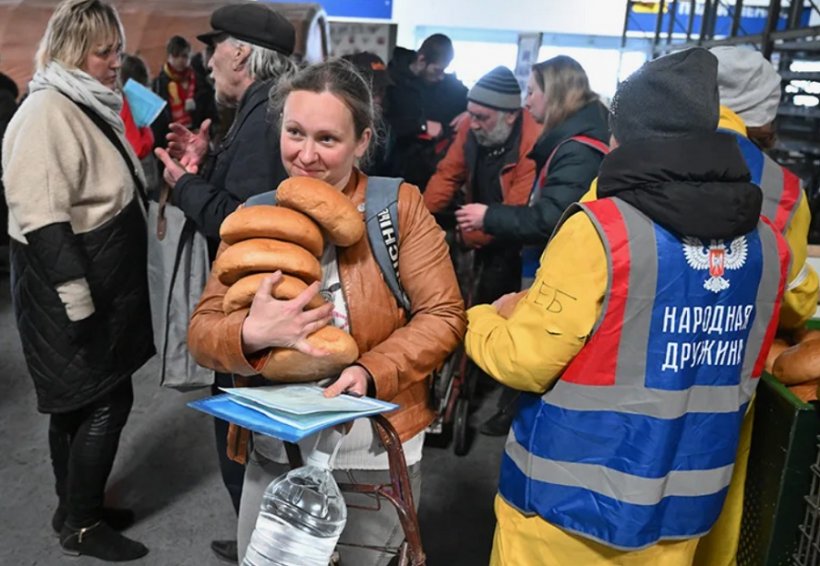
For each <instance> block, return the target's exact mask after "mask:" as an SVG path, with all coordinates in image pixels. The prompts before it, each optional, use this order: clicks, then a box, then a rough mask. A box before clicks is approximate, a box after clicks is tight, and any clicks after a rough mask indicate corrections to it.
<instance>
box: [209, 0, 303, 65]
mask: <svg viewBox="0 0 820 566" xmlns="http://www.w3.org/2000/svg"><path fill="white" fill-rule="evenodd" d="M211 27H212V28H213V31H209V32H208V33H203V34H202V35H198V36H196V38H197V39H198V40H199V41H201V42H202V43H204V44H206V45H212V44H213V42H214V38H216V37H218V36H220V35H223V34H228V35H230V36H231V37H235V38H236V39H241V40H242V41H247V42H248V43H251V44H253V45H258V46H260V47H266V48H268V49H273V50H274V51H278V52H279V53H283V54H285V55H291V54H292V53H293V46H294V44H295V43H296V31H295V30H294V29H293V25H292V24H291V23H290V22H289V21H288V20H287V19H285V17H284V16H283V15H282V14H280V13H279V12H276V11H274V10H273V9H272V8H270V7H269V6H266V5H265V4H263V3H261V2H246V3H242V4H229V5H228V6H222V7H221V8H218V9H217V10H215V11H214V13H213V14H211Z"/></svg>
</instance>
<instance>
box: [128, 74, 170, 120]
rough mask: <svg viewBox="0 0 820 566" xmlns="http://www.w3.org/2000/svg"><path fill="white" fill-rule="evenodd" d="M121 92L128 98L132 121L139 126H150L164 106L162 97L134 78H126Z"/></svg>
mask: <svg viewBox="0 0 820 566" xmlns="http://www.w3.org/2000/svg"><path fill="white" fill-rule="evenodd" d="M122 93H123V95H124V96H125V98H126V99H127V100H128V106H130V107H131V115H132V116H133V117H134V123H135V124H136V125H137V126H139V127H140V128H144V127H145V126H150V125H151V124H152V123H153V122H154V120H156V119H157V116H159V114H160V112H162V109H163V108H165V104H166V102H165V100H164V99H163V98H162V97H160V96H157V95H156V94H155V93H154V91H152V90H151V89H149V88H146V87H144V86H143V85H141V84H140V83H138V82H137V81H135V80H134V79H128V81H127V82H126V83H125V86H124V87H122Z"/></svg>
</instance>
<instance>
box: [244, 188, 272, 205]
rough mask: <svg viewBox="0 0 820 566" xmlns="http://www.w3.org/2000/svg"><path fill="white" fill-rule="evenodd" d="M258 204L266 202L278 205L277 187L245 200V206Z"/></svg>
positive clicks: (266, 203)
mask: <svg viewBox="0 0 820 566" xmlns="http://www.w3.org/2000/svg"><path fill="white" fill-rule="evenodd" d="M258 204H265V205H268V206H274V205H276V189H273V190H272V191H265V192H264V193H259V194H258V195H253V196H252V197H251V198H249V199H248V200H246V201H245V206H256V205H258Z"/></svg>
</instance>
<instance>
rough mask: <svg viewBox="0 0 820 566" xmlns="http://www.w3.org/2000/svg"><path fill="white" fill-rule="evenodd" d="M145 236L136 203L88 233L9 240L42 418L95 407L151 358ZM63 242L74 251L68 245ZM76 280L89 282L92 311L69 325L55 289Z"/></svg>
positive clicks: (45, 231) (18, 310)
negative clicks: (70, 243) (81, 277)
mask: <svg viewBox="0 0 820 566" xmlns="http://www.w3.org/2000/svg"><path fill="white" fill-rule="evenodd" d="M146 235H147V232H146V227H145V218H144V216H143V213H142V211H141V210H140V205H139V204H138V201H137V200H136V199H134V200H133V201H132V202H131V204H130V205H128V206H127V207H126V208H125V209H123V210H122V211H121V212H120V213H119V214H118V215H117V216H115V217H114V218H112V219H111V220H109V221H108V222H106V223H105V224H103V225H102V226H100V227H99V228H96V229H94V230H92V231H90V232H87V233H84V234H79V235H75V234H73V233H72V232H71V227H70V225H69V224H68V223H67V222H66V223H58V224H51V225H49V226H45V227H43V228H40V229H39V230H35V231H33V232H30V233H29V234H27V235H26V238H27V240H28V242H29V243H28V244H22V243H20V242H17V241H16V240H13V239H12V240H11V243H10V248H11V269H12V271H11V282H12V293H13V300H14V311H15V315H16V317H17V328H18V330H19V332H20V338H21V341H22V343H23V353H24V355H25V358H26V363H27V364H28V369H29V372H30V373H31V376H32V378H33V380H34V386H35V390H36V392H37V408H38V409H39V410H40V411H41V412H44V413H61V412H67V411H72V410H75V409H78V408H81V407H83V406H85V405H87V404H89V403H91V402H92V401H94V400H95V399H97V398H99V397H100V396H102V395H104V394H106V393H107V392H109V391H110V390H111V389H113V388H114V387H116V386H117V385H118V384H119V383H120V382H121V381H122V380H123V379H128V378H130V376H131V374H132V373H134V372H135V371H136V370H137V369H139V367H140V366H142V365H143V364H144V363H145V362H146V361H147V360H148V359H149V358H150V357H151V356H153V355H154V346H153V344H154V342H153V335H152V331H151V313H150V305H149V301H148V283H147V239H146ZM66 238H72V239H73V240H74V242H75V244H77V246H74V247H72V246H64V245H63V244H64V243H65V241H66ZM72 248H74V249H77V248H78V249H79V250H81V255H82V258H83V260H80V259H79V258H78V257H76V254H73V253H71V252H72ZM79 261H82V262H83V263H85V265H84V266H82V267H83V268H84V272H83V270H79V271H78V269H79V266H78V265H77V263H78V262H79ZM78 274H79V275H84V276H85V278H86V281H87V282H88V286H89V288H90V290H91V297H92V299H93V301H94V308H95V312H94V314H93V315H92V316H90V317H89V318H87V319H85V320H81V321H78V322H72V321H70V320H69V319H68V316H67V315H66V312H65V307H64V305H63V303H62V301H61V300H60V297H59V295H58V294H57V291H56V290H55V286H56V285H57V284H60V283H63V282H65V281H70V280H72V279H73V278H75V276H76V275H78Z"/></svg>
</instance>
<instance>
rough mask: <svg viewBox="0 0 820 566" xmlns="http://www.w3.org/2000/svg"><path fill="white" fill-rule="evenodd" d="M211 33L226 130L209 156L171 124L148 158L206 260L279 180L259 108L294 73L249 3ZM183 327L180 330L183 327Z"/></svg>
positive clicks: (235, 486) (225, 469)
mask: <svg viewBox="0 0 820 566" xmlns="http://www.w3.org/2000/svg"><path fill="white" fill-rule="evenodd" d="M211 27H212V28H213V29H212V30H211V31H209V32H207V33H204V34H202V35H200V36H198V39H199V40H200V41H202V42H203V43H205V44H206V45H208V46H210V47H212V48H213V50H214V54H213V56H212V57H211V59H210V61H209V62H208V67H209V68H210V69H211V76H212V78H213V81H214V89H215V91H216V100H217V102H218V103H219V104H222V105H226V106H232V107H235V108H236V115H235V118H234V121H233V124H232V125H231V128H230V130H229V131H228V133H227V134H226V136H225V138H224V139H223V140H222V141H221V142H220V144H219V146H218V147H217V148H216V149H215V150H214V151H209V136H208V130H207V127H204V128H201V129H200V131H199V132H198V133H196V134H194V133H193V132H191V131H190V130H188V129H187V128H185V127H184V126H182V125H180V124H172V125H171V133H169V134H168V148H167V150H166V149H161V148H158V149H156V150H155V152H156V155H157V157H159V159H160V160H161V161H162V163H163V165H164V166H165V173H164V179H165V181H166V182H167V183H168V185H169V186H170V188H171V194H170V202H171V204H173V205H175V206H177V207H178V208H180V209H181V210H182V211H183V212H184V213H185V217H186V219H187V221H188V222H192V223H193V224H194V226H195V227H196V230H198V231H199V232H200V233H202V234H203V235H205V237H206V238H207V240H208V248H209V252H210V259H211V261H213V258H214V257H215V255H216V249H217V247H218V245H219V241H220V239H219V227H220V225H221V224H222V221H223V220H224V219H225V217H226V216H228V215H229V214H230V213H231V212H233V211H234V210H236V208H237V207H238V206H239V204H241V203H242V202H244V201H246V200H247V199H248V198H250V197H252V196H254V195H256V194H258V193H262V192H265V191H269V190H271V189H273V188H275V187H277V186H278V185H279V183H280V182H282V181H283V180H284V179H286V178H287V173H286V172H285V169H284V167H283V166H282V158H281V154H280V148H279V136H278V135H277V133H276V132H275V131H274V128H272V127H271V125H270V123H269V122H268V120H267V109H266V108H267V104H266V103H267V100H268V93H269V91H270V89H271V87H272V86H273V85H274V84H275V83H276V81H277V80H278V79H279V77H281V76H282V75H283V74H287V73H292V72H293V71H294V70H295V66H294V64H293V62H292V61H291V60H290V59H289V56H290V55H291V53H293V47H294V42H295V31H294V28H293V26H292V25H291V24H290V22H288V20H286V19H285V18H284V17H283V16H282V15H281V14H279V13H278V12H275V11H274V10H273V9H271V8H270V7H268V6H266V5H265V4H263V3H257V2H249V3H244V4H231V5H228V6H223V7H221V8H218V9H217V10H216V11H214V13H213V14H212V16H211ZM183 325H184V326H183V327H187V321H184V322H183ZM231 386H233V380H232V377H231V376H230V375H228V374H220V373H217V374H216V375H215V379H214V384H213V386H212V389H213V392H214V394H216V393H219V389H218V388H219V387H231ZM214 422H215V433H216V442H217V451H218V453H219V463H220V470H221V472H222V479H223V481H224V483H225V486H226V487H227V488H228V492H229V493H230V495H231V500H232V502H233V505H234V509H235V510H236V511H237V513H238V512H239V503H240V500H241V496H242V483H243V478H244V473H245V470H244V466H243V465H241V464H239V463H237V462H235V461H233V460H231V459H229V458H228V455H227V453H228V423H226V422H225V421H222V420H220V419H215V420H214ZM234 455H236V454H234ZM211 548H212V549H213V550H214V552H215V553H216V554H217V555H218V556H220V558H222V559H226V560H228V561H234V562H236V560H237V553H236V541H235V540H215V541H213V542H212V544H211Z"/></svg>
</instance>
